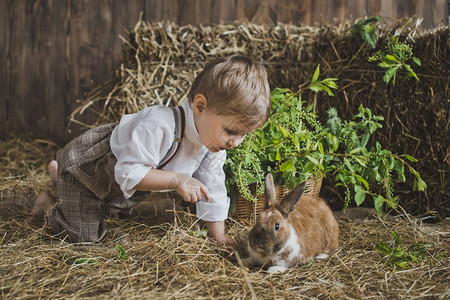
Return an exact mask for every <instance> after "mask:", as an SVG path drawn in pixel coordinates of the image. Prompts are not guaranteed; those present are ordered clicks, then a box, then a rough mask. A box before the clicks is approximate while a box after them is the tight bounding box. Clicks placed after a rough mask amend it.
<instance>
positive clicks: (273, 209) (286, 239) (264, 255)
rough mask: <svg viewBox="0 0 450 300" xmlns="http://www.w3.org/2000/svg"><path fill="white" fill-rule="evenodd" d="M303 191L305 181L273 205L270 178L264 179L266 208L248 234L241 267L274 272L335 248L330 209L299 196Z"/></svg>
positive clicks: (335, 229) (336, 228)
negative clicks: (246, 251) (244, 257)
mask: <svg viewBox="0 0 450 300" xmlns="http://www.w3.org/2000/svg"><path fill="white" fill-rule="evenodd" d="M304 189H305V182H304V183H302V184H300V185H299V186H297V187H295V188H294V189H293V190H292V191H291V192H289V194H288V195H286V196H285V197H284V198H283V199H282V200H281V202H280V203H279V204H277V203H276V199H275V198H276V197H275V186H274V183H273V178H272V175H271V174H268V175H267V176H266V190H265V197H266V209H265V210H264V211H263V212H262V213H261V214H260V216H259V218H258V221H257V223H256V224H255V226H254V227H253V228H252V229H251V231H250V234H249V243H248V251H249V254H250V257H248V258H246V259H244V260H243V262H244V264H245V265H247V266H263V265H264V266H266V267H269V268H268V269H267V271H268V272H270V273H274V272H279V271H285V270H286V269H287V268H290V267H293V266H296V265H299V264H303V263H305V262H307V261H308V260H310V259H312V258H326V257H328V255H327V253H331V252H333V251H335V250H336V249H337V247H338V235H339V226H338V223H337V222H336V219H335V217H334V215H333V213H332V212H331V209H330V208H329V207H328V205H327V204H326V203H325V201H324V200H323V199H322V198H319V197H314V196H307V195H305V196H303V197H302V194H303V191H304ZM299 200H300V201H299Z"/></svg>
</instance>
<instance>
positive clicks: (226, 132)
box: [192, 94, 256, 152]
mask: <svg viewBox="0 0 450 300" xmlns="http://www.w3.org/2000/svg"><path fill="white" fill-rule="evenodd" d="M192 104H193V105H192V106H193V110H194V122H195V126H196V127H197V131H198V133H199V135H200V140H201V141H202V143H203V145H205V146H206V148H208V150H209V151H211V152H218V151H220V150H225V149H230V148H234V147H237V146H239V145H240V144H241V143H242V141H243V140H244V137H245V135H246V134H247V133H249V132H250V131H253V130H255V129H256V128H249V127H247V126H245V125H244V124H243V123H242V122H240V120H239V116H226V115H220V114H218V113H216V112H214V111H212V110H211V109H208V107H207V101H206V98H205V97H204V96H203V95H201V94H198V95H196V96H195V98H194V101H193V103H192Z"/></svg>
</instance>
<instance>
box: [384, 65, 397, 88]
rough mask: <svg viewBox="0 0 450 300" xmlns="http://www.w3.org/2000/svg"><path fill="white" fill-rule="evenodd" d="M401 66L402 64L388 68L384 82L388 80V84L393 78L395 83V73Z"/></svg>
mask: <svg viewBox="0 0 450 300" xmlns="http://www.w3.org/2000/svg"><path fill="white" fill-rule="evenodd" d="M399 68H400V66H395V67H393V68H390V69H387V71H386V73H385V74H384V76H383V80H384V82H386V84H388V83H389V81H391V79H392V84H394V85H395V75H396V74H397V70H398V69H399Z"/></svg>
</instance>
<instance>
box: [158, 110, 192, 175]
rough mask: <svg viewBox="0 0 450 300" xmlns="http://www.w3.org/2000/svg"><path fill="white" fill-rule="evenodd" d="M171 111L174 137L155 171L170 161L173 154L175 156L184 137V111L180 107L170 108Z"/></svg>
mask: <svg viewBox="0 0 450 300" xmlns="http://www.w3.org/2000/svg"><path fill="white" fill-rule="evenodd" d="M171 109H172V112H173V115H174V118H175V137H174V139H173V143H172V146H170V149H169V151H167V154H166V155H165V156H164V157H163V159H162V160H161V161H160V162H159V165H158V166H157V167H156V168H157V169H162V168H163V167H164V166H165V165H167V164H168V163H169V161H171V160H172V158H173V157H174V156H175V154H177V152H178V149H179V148H180V143H181V142H182V141H183V137H184V128H185V126H186V121H185V118H184V110H183V108H182V107H181V106H177V107H171Z"/></svg>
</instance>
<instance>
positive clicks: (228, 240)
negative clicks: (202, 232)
mask: <svg viewBox="0 0 450 300" xmlns="http://www.w3.org/2000/svg"><path fill="white" fill-rule="evenodd" d="M205 223H206V229H208V236H209V237H210V238H212V239H214V240H216V241H217V242H218V243H220V244H224V245H232V246H234V245H235V244H236V240H235V239H234V238H232V237H229V236H226V235H225V221H218V222H208V221H206V222H205Z"/></svg>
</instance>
